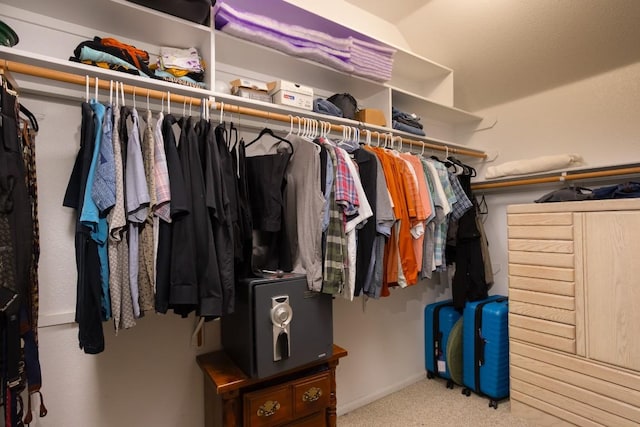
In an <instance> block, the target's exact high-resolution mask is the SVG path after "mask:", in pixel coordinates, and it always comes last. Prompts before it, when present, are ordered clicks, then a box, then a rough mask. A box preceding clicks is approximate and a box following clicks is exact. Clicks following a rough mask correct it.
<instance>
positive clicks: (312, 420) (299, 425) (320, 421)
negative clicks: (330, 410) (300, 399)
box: [287, 411, 328, 427]
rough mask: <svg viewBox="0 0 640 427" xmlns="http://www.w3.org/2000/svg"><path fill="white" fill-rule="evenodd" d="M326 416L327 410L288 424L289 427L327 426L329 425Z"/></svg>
mask: <svg viewBox="0 0 640 427" xmlns="http://www.w3.org/2000/svg"><path fill="white" fill-rule="evenodd" d="M326 417H327V414H326V413H325V411H321V412H316V413H315V414H313V415H309V416H308V417H306V418H303V419H301V420H297V421H294V422H292V423H291V424H287V427H294V426H295V427H326V426H327V425H328V424H327V420H326Z"/></svg>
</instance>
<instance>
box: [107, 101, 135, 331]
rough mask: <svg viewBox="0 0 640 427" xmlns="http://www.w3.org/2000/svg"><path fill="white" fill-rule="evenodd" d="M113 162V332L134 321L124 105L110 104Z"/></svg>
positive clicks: (110, 216)
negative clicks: (111, 105) (125, 182)
mask: <svg viewBox="0 0 640 427" xmlns="http://www.w3.org/2000/svg"><path fill="white" fill-rule="evenodd" d="M112 111H113V134H112V145H113V163H114V168H115V187H116V192H115V204H114V206H113V208H112V209H111V210H110V211H109V214H108V215H107V220H108V222H109V238H108V244H107V247H108V253H109V293H110V296H111V313H112V316H113V321H114V327H115V331H116V334H117V333H118V331H119V330H120V329H128V328H132V327H133V326H135V325H136V322H135V320H134V315H133V301H132V299H131V286H130V284H129V243H128V239H127V234H128V233H127V213H126V207H125V193H124V190H125V188H124V163H125V162H124V159H125V157H126V140H127V129H126V124H125V125H124V127H123V123H121V121H120V117H121V113H123V112H124V113H125V115H126V112H127V110H126V107H122V109H121V108H120V107H119V106H115V107H114V108H113V110H112Z"/></svg>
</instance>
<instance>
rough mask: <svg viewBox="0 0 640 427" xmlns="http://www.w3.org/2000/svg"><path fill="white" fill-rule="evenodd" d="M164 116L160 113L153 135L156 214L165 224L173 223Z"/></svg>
mask: <svg viewBox="0 0 640 427" xmlns="http://www.w3.org/2000/svg"><path fill="white" fill-rule="evenodd" d="M163 120H164V115H163V114H162V112H160V113H158V121H157V124H156V128H155V132H154V135H153V140H154V142H155V145H154V150H153V154H154V167H153V174H154V180H155V188H156V206H155V209H154V213H155V215H156V216H157V217H158V218H161V219H163V220H164V221H165V222H171V215H170V210H171V207H170V201H171V190H170V188H169V170H168V169H167V157H166V154H165V152H164V138H163V137H162V121H163Z"/></svg>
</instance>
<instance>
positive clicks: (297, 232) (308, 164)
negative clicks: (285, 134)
mask: <svg viewBox="0 0 640 427" xmlns="http://www.w3.org/2000/svg"><path fill="white" fill-rule="evenodd" d="M288 140H289V141H290V142H291V144H292V146H293V150H294V153H295V155H294V156H293V157H292V158H291V160H290V161H289V167H288V168H287V175H286V179H287V182H288V183H294V185H287V189H286V197H285V200H286V208H285V221H286V224H287V234H288V239H289V246H290V248H291V254H292V256H293V266H294V269H293V271H294V272H296V273H306V275H307V285H308V287H309V289H310V290H313V291H316V292H319V291H320V290H321V289H322V281H323V274H322V208H323V205H324V200H325V199H324V195H323V194H322V191H321V184H320V177H321V173H320V156H319V152H320V147H319V146H318V145H316V144H314V143H313V142H310V141H308V140H306V139H304V138H302V137H300V136H296V135H293V136H290V137H289V138H288Z"/></svg>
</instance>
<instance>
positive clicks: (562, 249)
mask: <svg viewBox="0 0 640 427" xmlns="http://www.w3.org/2000/svg"><path fill="white" fill-rule="evenodd" d="M509 250H510V251H524V252H544V253H556V254H572V253H573V241H571V240H535V239H509Z"/></svg>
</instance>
